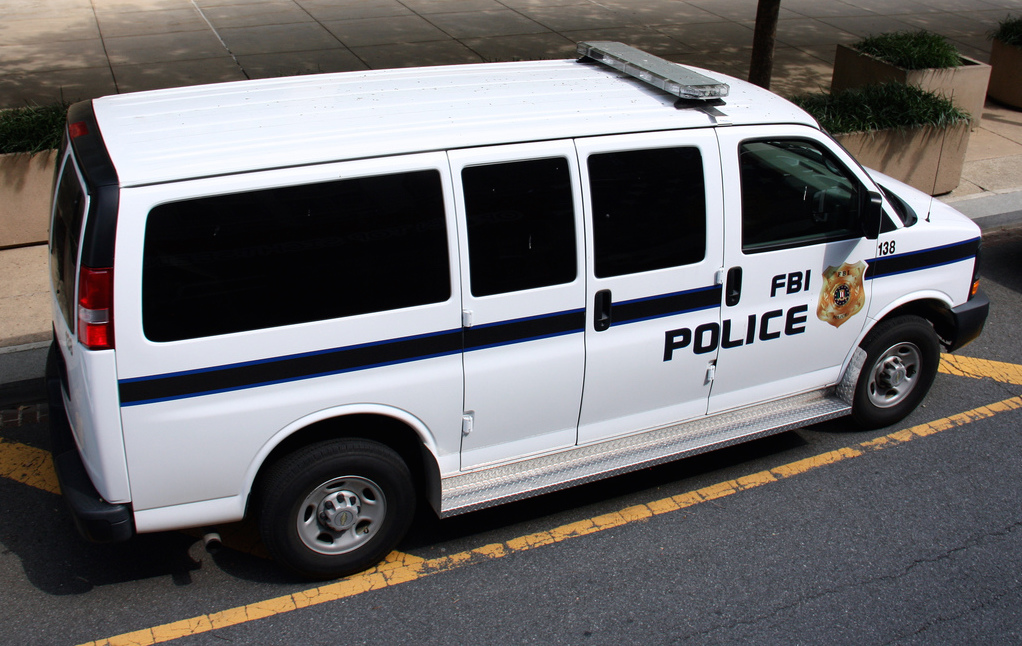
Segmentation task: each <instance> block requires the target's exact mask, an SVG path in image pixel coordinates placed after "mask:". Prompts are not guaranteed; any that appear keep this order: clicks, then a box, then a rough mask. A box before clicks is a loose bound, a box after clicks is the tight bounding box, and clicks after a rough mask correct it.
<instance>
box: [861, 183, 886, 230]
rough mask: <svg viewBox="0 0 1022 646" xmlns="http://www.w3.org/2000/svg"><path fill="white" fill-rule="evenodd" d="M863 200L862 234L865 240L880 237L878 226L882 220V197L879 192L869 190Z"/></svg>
mask: <svg viewBox="0 0 1022 646" xmlns="http://www.w3.org/2000/svg"><path fill="white" fill-rule="evenodd" d="M863 201H864V202H865V204H863V209H862V235H864V236H865V237H866V239H867V240H876V239H877V238H879V237H880V227H881V224H882V223H883V220H884V198H883V196H881V195H880V193H874V192H873V191H870V192H869V193H867V194H866V199H865V200H863Z"/></svg>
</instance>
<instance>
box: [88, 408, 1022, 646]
mask: <svg viewBox="0 0 1022 646" xmlns="http://www.w3.org/2000/svg"><path fill="white" fill-rule="evenodd" d="M1019 409H1022V397H1013V398H1011V399H1005V400H1004V401H1000V402H997V403H996V404H991V405H989V406H981V407H979V408H974V409H972V410H970V411H966V412H964V413H960V414H958V415H953V416H951V417H946V418H944V419H940V420H936V421H934V422H929V423H927V424H920V425H918V426H913V427H912V428H907V429H904V430H900V431H897V432H894V433H891V434H889V435H885V436H883V437H879V438H876V439H873V440H869V441H867V442H862V443H860V444H857V445H853V446H849V447H844V448H841V449H837V450H836V451H830V452H827V453H823V454H821V455H817V456H813V457H811V458H806V459H804V460H798V461H796V462H791V463H789V464H785V465H782V466H779V467H775V468H773V469H768V470H766V471H761V472H759V473H754V474H752V475H747V476H743V477H741V478H736V479H734V480H728V481H726V482H720V483H717V484H715V485H710V486H708V487H703V488H702V489H697V490H695V491H690V492H687V493H683V494H679V495H677V496H671V497H669V498H663V499H661V500H656V501H653V502H650V503H646V504H642V505H635V506H634V507H628V508H625V509H621V510H619V511H616V512H612V513H609V514H604V515H602V516H597V517H595V518H589V519H586V520H581V521H578V522H575V523H570V524H568V525H562V526H560V527H556V528H554V529H550V530H547V531H542V532H536V533H534V534H529V535H527V536H520V537H518V538H514V539H511V540H509V541H507V542H504V543H493V544H490V545H484V546H482V547H478V548H476V549H473V550H468V551H465V552H460V553H458V554H453V555H451V556H445V557H442V558H436V559H429V560H426V559H422V558H419V557H417V556H412V555H410V554H403V553H401V552H394V553H393V554H391V555H390V556H389V557H388V558H387V560H386V561H384V562H383V563H381V564H380V565H378V566H377V567H376V568H374V569H372V570H368V571H366V572H363V573H361V574H357V575H354V576H351V577H349V578H347V579H344V580H342V581H338V582H336V583H331V584H328V585H324V586H320V587H317V588H311V589H309V590H304V591H302V592H297V593H295V594H290V595H285V596H282V597H277V598H275V599H267V600H266V601H259V602H256V603H252V604H248V605H245V606H238V607H237V608H231V609H228V610H223V611H221V612H215V613H211V614H207V615H200V616H198V617H192V618H190V619H183V620H181V621H176V622H173V623H169V624H163V625H162V626H155V627H152V628H145V629H143V630H139V631H136V632H131V633H124V634H122V635H117V636H115V637H110V638H108V639H101V640H98V641H94V642H89V644H85V645H83V646H149V645H151V644H158V643H162V642H168V641H172V640H174V639H178V638H180V637H186V636H189V635H197V634H201V633H205V632H209V631H212V630H217V629H219V628H226V627H228V626H236V625H238V624H242V623H245V622H248V621H253V620H255V619H261V618H264V617H271V616H274V615H279V614H282V613H286V612H292V611H294V610H298V609H301V608H308V607H310V606H315V605H319V604H322V603H329V602H331V601H337V600H339V599H344V598H347V597H353V596H356V595H360V594H362V593H365V592H369V591H372V590H379V589H382V588H386V587H389V586H392V585H397V584H400V583H407V582H409V581H415V580H417V579H421V578H423V577H427V576H430V575H433V574H436V573H438V572H447V571H450V570H454V569H457V568H460V567H462V566H465V565H469V564H471V563H478V562H481V561H487V560H493V559H499V558H503V557H505V556H507V555H509V554H513V553H515V552H524V551H527V550H531V549H534V548H537V547H543V546H545V545H552V544H554V543H558V542H561V541H564V540H567V539H570V538H576V537H579V536H586V535H589V534H595V533H598V532H602V531H605V530H608V529H611V528H614V527H620V526H622V525H627V524H630V523H634V522H637V521H641V520H644V519H647V518H651V517H653V516H657V515H660V514H666V513H670V512H673V511H677V510H679V509H684V508H686V507H691V506H693V505H698V504H700V503H703V502H707V501H710V500H717V499H720V498H725V497H727V496H731V495H733V494H736V493H738V492H740V491H745V490H747V489H754V488H756V487H760V486H762V485H765V484H769V483H772V482H777V481H780V480H784V479H786V478H791V477H793V476H797V475H800V474H803V473H806V472H809V471H812V470H814V469H818V468H820V467H825V466H827V465H830V464H836V463H838V462H841V461H843V460H848V459H851V458H855V457H859V456H862V455H865V454H868V453H871V452H874V451H880V450H883V449H886V448H890V447H893V446H898V445H900V444H903V443H905V442H910V441H912V440H914V439H916V438H920V437H927V436H929V435H933V434H935V433H939V432H941V431H946V430H948V429H951V428H956V427H959V426H964V425H966V424H971V423H972V422H976V421H979V420H982V419H988V418H990V417H993V416H994V415H997V414H999V413H1003V412H1008V411H1013V410H1019Z"/></svg>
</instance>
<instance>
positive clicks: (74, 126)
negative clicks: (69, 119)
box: [67, 121, 89, 139]
mask: <svg viewBox="0 0 1022 646" xmlns="http://www.w3.org/2000/svg"><path fill="white" fill-rule="evenodd" d="M67 134H68V136H70V137H71V138H72V139H76V138H78V137H82V136H84V135H87V134H89V126H88V124H87V123H85V122H84V121H75V122H74V123H69V124H67Z"/></svg>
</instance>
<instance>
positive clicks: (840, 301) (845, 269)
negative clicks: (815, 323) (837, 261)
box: [816, 260, 866, 327]
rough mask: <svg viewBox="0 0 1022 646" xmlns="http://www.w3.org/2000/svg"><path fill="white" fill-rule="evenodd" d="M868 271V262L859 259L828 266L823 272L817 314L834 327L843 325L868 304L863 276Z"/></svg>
mask: <svg viewBox="0 0 1022 646" xmlns="http://www.w3.org/2000/svg"><path fill="white" fill-rule="evenodd" d="M865 273H866V263H865V262H863V261H861V260H860V261H859V262H857V263H855V264H854V265H853V264H850V263H847V262H846V263H845V264H843V265H841V266H840V267H827V271H825V272H823V288H822V289H820V304H819V305H818V306H817V308H816V316H817V318H819V319H820V320H821V321H823V322H824V323H830V324H831V325H833V326H834V327H841V325H842V324H843V323H844V322H845V321H847V320H848V319H850V318H852V317H853V316H855V315H856V314H858V313H859V310H861V309H862V306H863V305H865V304H866V292H865V290H864V289H863V286H862V276H863V274H865Z"/></svg>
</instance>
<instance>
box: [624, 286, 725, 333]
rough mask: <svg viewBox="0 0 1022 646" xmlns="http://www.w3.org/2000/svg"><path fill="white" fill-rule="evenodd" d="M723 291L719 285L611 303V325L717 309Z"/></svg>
mask: <svg viewBox="0 0 1022 646" xmlns="http://www.w3.org/2000/svg"><path fill="white" fill-rule="evenodd" d="M722 289H723V288H722V286H720V285H712V286H710V287H700V288H699V289H689V290H686V291H683V292H673V293H671V294H659V295H657V296H648V297H646V298H637V299H634V300H631V301H621V302H620V303H614V304H613V307H612V308H611V325H612V326H613V325H624V324H626V323H638V322H639V321H649V320H652V319H658V318H664V317H666V316H677V315H679V314H688V313H689V312H699V311H701V310H709V309H716V308H719V307H720V298H721V290H722Z"/></svg>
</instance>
